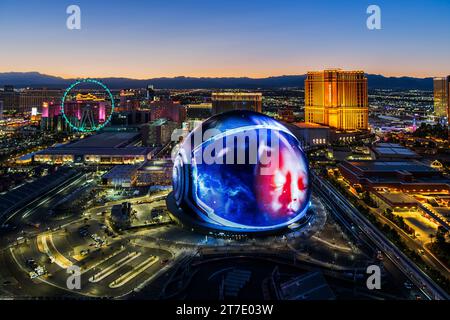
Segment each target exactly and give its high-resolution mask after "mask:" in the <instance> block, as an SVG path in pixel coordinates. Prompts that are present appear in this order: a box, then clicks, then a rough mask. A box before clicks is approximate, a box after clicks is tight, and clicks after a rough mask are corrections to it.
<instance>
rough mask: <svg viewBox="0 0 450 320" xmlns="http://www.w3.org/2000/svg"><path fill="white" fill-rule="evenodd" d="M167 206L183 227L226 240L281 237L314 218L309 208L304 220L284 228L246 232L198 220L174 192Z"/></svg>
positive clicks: (168, 199)
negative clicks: (179, 203)
mask: <svg viewBox="0 0 450 320" xmlns="http://www.w3.org/2000/svg"><path fill="white" fill-rule="evenodd" d="M166 205H167V209H168V210H169V212H170V214H171V216H172V218H173V219H174V220H175V221H177V223H179V224H180V225H182V226H183V227H185V228H187V229H190V230H192V231H195V232H198V233H200V234H204V235H208V236H212V237H217V238H226V237H242V238H261V237H270V236H280V235H284V234H288V233H293V232H296V231H298V230H301V229H303V228H304V227H305V226H306V225H308V224H309V223H310V221H311V219H312V218H313V216H314V214H313V211H312V209H311V208H309V210H308V211H307V212H306V214H305V215H304V217H302V219H300V220H299V221H297V222H295V223H293V224H291V225H288V226H286V227H284V228H278V229H271V230H246V229H238V228H232V227H228V226H219V225H216V224H210V223H208V222H206V221H203V220H201V219H198V218H196V217H195V215H194V214H193V213H192V212H186V210H189V209H183V208H180V207H179V206H178V205H177V203H176V201H175V197H174V193H173V192H171V193H169V195H168V196H167V198H166Z"/></svg>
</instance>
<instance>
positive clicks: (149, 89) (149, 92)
mask: <svg viewBox="0 0 450 320" xmlns="http://www.w3.org/2000/svg"><path fill="white" fill-rule="evenodd" d="M147 100H148V101H153V100H155V89H154V88H153V85H151V84H149V85H148V86H147Z"/></svg>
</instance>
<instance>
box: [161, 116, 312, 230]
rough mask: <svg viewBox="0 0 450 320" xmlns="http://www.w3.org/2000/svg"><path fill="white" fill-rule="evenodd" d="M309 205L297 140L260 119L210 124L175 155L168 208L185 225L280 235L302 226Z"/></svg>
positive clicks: (218, 118) (304, 161) (229, 119)
mask: <svg viewBox="0 0 450 320" xmlns="http://www.w3.org/2000/svg"><path fill="white" fill-rule="evenodd" d="M309 199H310V179H309V171H308V163H307V159H306V157H305V155H304V153H303V151H302V150H301V148H300V146H299V142H298V140H297V139H296V138H295V137H294V135H293V134H292V133H291V132H290V131H289V130H288V129H287V128H286V127H284V126H283V125H282V124H281V123H280V122H278V121H276V120H274V119H273V118H270V117H268V116H266V115H263V114H260V113H257V112H253V111H244V110H235V111H230V112H226V113H222V114H218V115H216V116H213V117H211V118H209V119H208V120H206V121H205V122H203V123H202V125H201V126H198V127H197V128H196V129H194V130H193V131H192V132H191V133H190V134H189V135H188V136H187V137H186V139H185V140H184V141H183V143H182V145H181V146H180V147H179V149H178V150H177V152H176V156H175V159H174V168H173V193H172V201H173V202H174V203H173V204H172V207H173V205H174V204H176V212H175V214H176V215H177V216H178V217H179V218H180V220H181V221H183V222H184V223H186V221H189V222H188V223H192V224H194V225H195V226H200V227H202V228H203V229H209V230H214V231H218V232H231V233H268V232H273V231H280V230H283V229H287V228H288V227H289V226H292V225H293V224H295V225H297V226H298V225H301V224H302V222H305V221H307V218H308V217H307V216H308V215H307V211H308V208H309V204H310V200H309ZM169 207H170V205H169Z"/></svg>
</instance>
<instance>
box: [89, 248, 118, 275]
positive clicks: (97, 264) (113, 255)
mask: <svg viewBox="0 0 450 320" xmlns="http://www.w3.org/2000/svg"><path fill="white" fill-rule="evenodd" d="M123 251H125V247H123V248H121V249H120V250H119V251H116V252H114V253H113V254H112V255H110V256H109V257H107V258H105V259H103V260H101V261H99V262H97V263H96V264H94V265H92V266H91V267H90V268H89V269H85V270H83V271H82V272H81V274H85V273H86V272H89V271H91V270H92V269H94V268H97V267H98V266H99V265H101V264H102V263H105V262H106V261H108V260H110V259H112V258H114V257H115V256H117V255H118V254H120V253H122V252H123Z"/></svg>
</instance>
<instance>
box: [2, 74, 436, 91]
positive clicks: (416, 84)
mask: <svg viewBox="0 0 450 320" xmlns="http://www.w3.org/2000/svg"><path fill="white" fill-rule="evenodd" d="M366 76H367V79H368V84H369V89H403V90H411V89H417V90H432V89H433V79H432V78H414V77H385V76H382V75H377V74H367V75H366ZM305 77H306V75H288V76H287V75H283V76H275V77H267V78H249V77H225V78H224V77H222V78H219V77H218V78H212V77H200V78H195V77H182V76H181V77H173V78H165V77H164V78H150V79H144V80H139V79H130V78H97V80H100V81H102V82H103V83H104V84H105V85H107V86H108V87H109V88H110V89H122V88H145V87H147V85H149V84H151V85H153V86H154V87H155V88H157V89H196V88H204V89H231V88H236V89H258V88H259V89H268V88H286V87H297V88H303V87H304V81H305ZM75 80H76V79H65V78H61V77H55V76H51V75H46V74H42V73H39V72H3V73H2V72H0V86H1V87H2V86H4V85H13V86H14V87H16V88H23V87H35V88H38V87H39V88H42V87H47V88H65V87H67V86H69V85H70V84H71V83H72V82H74V81H75Z"/></svg>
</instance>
